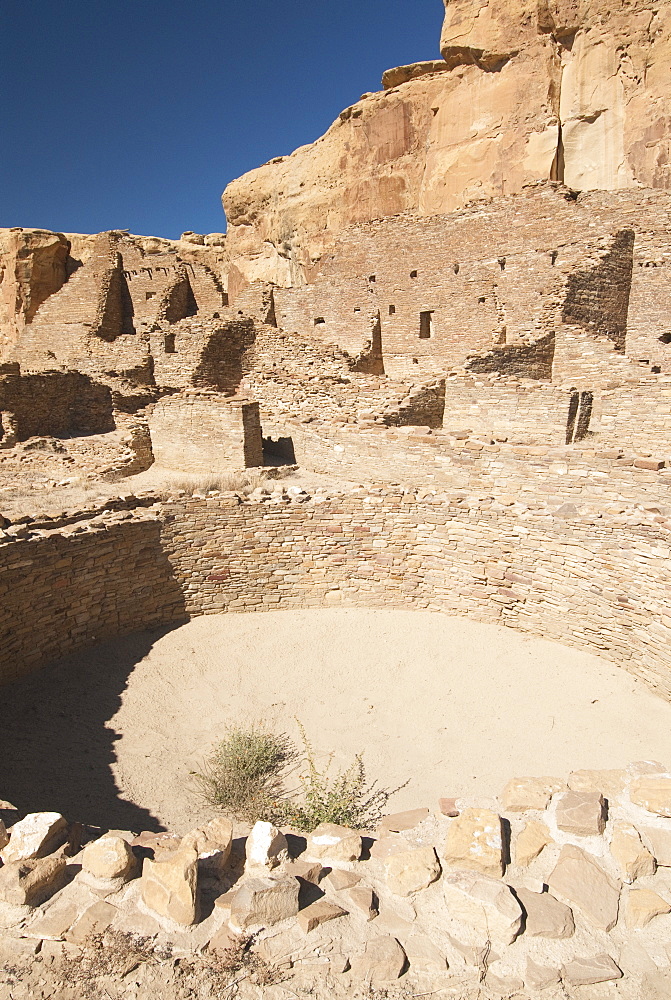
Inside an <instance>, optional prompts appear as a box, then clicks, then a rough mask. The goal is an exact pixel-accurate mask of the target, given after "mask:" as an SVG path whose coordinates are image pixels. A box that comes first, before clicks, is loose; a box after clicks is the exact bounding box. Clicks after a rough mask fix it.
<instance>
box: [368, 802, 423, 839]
mask: <svg viewBox="0 0 671 1000" xmlns="http://www.w3.org/2000/svg"><path fill="white" fill-rule="evenodd" d="M428 815H429V810H428V809H407V810H406V811H405V812H399V813H392V814H391V815H390V816H384V817H383V818H382V819H381V820H380V822H379V823H378V826H377V835H378V836H379V837H384V836H385V835H386V834H387V833H401V832H402V831H403V830H413V829H414V828H415V827H416V826H418V825H419V824H420V823H421V822H422V821H423V820H425V819H426V818H427V816H428Z"/></svg>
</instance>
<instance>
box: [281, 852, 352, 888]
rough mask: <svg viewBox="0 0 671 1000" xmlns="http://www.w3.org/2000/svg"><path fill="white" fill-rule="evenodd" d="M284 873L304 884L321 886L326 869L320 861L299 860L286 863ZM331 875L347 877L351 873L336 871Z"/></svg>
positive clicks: (283, 866) (283, 867) (283, 868)
mask: <svg viewBox="0 0 671 1000" xmlns="http://www.w3.org/2000/svg"><path fill="white" fill-rule="evenodd" d="M282 871H283V872H284V874H285V875H292V876H293V877H294V878H302V879H303V881H304V882H312V883H313V884H314V885H319V882H320V879H321V877H322V874H323V872H324V868H323V866H322V865H321V864H320V863H319V861H301V859H300V858H298V859H297V860H296V861H287V862H285V863H284V864H283V865H282ZM330 874H331V875H335V874H338V875H345V874H349V873H347V872H343V871H338V870H337V869H334V870H333V871H332V872H331V873H330Z"/></svg>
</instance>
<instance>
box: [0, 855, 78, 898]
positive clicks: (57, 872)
mask: <svg viewBox="0 0 671 1000" xmlns="http://www.w3.org/2000/svg"><path fill="white" fill-rule="evenodd" d="M66 864H67V862H66V859H65V858H55V857H51V858H26V860H25V861H10V862H9V864H5V865H3V867H2V868H0V899H2V900H3V901H4V902H6V903H11V904H13V905H14V906H39V905H40V904H41V903H43V902H44V901H45V900H46V899H48V898H49V896H50V895H52V893H54V892H56V891H57V890H58V889H60V887H61V885H62V884H63V876H64V874H65V867H66Z"/></svg>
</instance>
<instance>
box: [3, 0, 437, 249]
mask: <svg viewBox="0 0 671 1000" xmlns="http://www.w3.org/2000/svg"><path fill="white" fill-rule="evenodd" d="M1 7H2V10H1V12H0V94H1V95H2V100H1V102H0V142H1V146H0V150H1V152H0V226H27V227H39V228H43V229H53V230H57V231H61V232H63V231H65V232H89V233H90V232H99V231H102V230H104V229H130V230H131V232H135V233H142V234H146V235H156V236H165V237H169V238H175V237H177V236H179V234H180V233H181V232H182V231H183V230H186V229H192V230H194V231H195V232H205V233H207V232H219V231H221V230H222V229H223V228H224V216H223V212H222V209H221V202H220V195H221V192H222V191H223V189H224V187H225V185H226V184H227V182H228V181H229V180H231V179H232V178H234V177H237V176H239V175H240V174H242V173H244V172H245V171H246V170H250V169H251V168H253V167H255V166H258V165H259V164H261V163H264V162H265V161H266V160H269V159H270V158H271V157H273V156H279V155H281V154H285V153H289V152H291V151H292V150H293V149H295V148H296V147H297V146H301V145H303V144H305V143H308V142H311V141H313V140H314V139H316V138H317V136H319V135H321V134H322V133H323V132H324V131H325V130H326V129H327V128H328V126H329V125H330V123H331V122H332V121H333V119H334V118H335V117H336V116H337V115H338V113H339V112H340V111H341V110H342V109H343V108H345V107H347V106H348V105H350V104H352V103H354V101H356V100H357V99H358V98H359V96H360V95H361V94H362V93H364V92H365V91H368V90H378V89H379V87H380V77H381V74H382V72H383V70H385V69H387V68H388V67H390V66H397V65H400V64H403V63H409V62H417V61H419V60H422V59H435V58H438V57H439V38H440V26H441V23H442V16H443V4H442V0H338V3H331V2H327V0H311V2H307V0H293V2H286V0H285V2H284V3H282V2H281V0H240V2H238V3H234V2H232V0H182V2H179V3H178V2H177V0H63V2H60V3H57V2H56V0H4V3H2V5H1Z"/></svg>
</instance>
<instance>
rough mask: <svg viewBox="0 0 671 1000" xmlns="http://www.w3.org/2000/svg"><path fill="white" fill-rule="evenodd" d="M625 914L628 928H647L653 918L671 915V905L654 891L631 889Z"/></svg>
mask: <svg viewBox="0 0 671 1000" xmlns="http://www.w3.org/2000/svg"><path fill="white" fill-rule="evenodd" d="M624 912H625V919H626V921H627V927H629V928H630V929H632V928H635V927H646V926H647V925H648V924H649V923H650V921H651V920H652V918H653V917H658V916H660V915H661V914H662V913H671V904H670V903H668V902H667V901H666V900H665V899H662V897H661V896H658V895H657V893H656V892H653V891H652V889H630V891H629V894H628V895H627V900H626V905H625V909H624Z"/></svg>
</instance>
